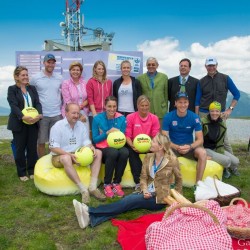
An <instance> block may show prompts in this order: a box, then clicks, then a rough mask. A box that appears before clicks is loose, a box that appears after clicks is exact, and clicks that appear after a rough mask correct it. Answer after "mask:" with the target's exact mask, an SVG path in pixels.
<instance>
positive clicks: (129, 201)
mask: <svg viewBox="0 0 250 250" xmlns="http://www.w3.org/2000/svg"><path fill="white" fill-rule="evenodd" d="M164 207H166V205H165V204H156V197H155V196H153V197H151V198H149V199H144V196H143V194H139V193H134V194H130V195H128V196H125V197H124V198H123V199H121V200H119V201H117V202H114V203H111V204H107V205H101V206H99V207H96V208H94V207H89V218H90V225H91V226H92V227H94V226H97V225H99V224H101V223H102V222H104V221H107V220H109V219H111V218H114V217H116V216H117V215H119V214H121V213H124V212H127V211H130V210H134V209H148V210H160V209H162V208H164Z"/></svg>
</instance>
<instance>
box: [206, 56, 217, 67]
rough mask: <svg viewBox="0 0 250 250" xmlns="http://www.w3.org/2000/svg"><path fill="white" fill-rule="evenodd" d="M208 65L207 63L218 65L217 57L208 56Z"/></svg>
mask: <svg viewBox="0 0 250 250" xmlns="http://www.w3.org/2000/svg"><path fill="white" fill-rule="evenodd" d="M205 64H206V66H207V65H217V64H218V62H217V59H216V58H215V57H208V58H207V59H206V62H205Z"/></svg>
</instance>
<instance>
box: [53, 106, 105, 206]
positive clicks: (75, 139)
mask: <svg viewBox="0 0 250 250" xmlns="http://www.w3.org/2000/svg"><path fill="white" fill-rule="evenodd" d="M79 115H80V108H79V106H78V104H75V103H69V104H67V106H66V108H65V118H64V119H63V120H60V121H58V122H57V123H56V124H55V125H54V126H53V127H52V128H51V132H50V143H49V147H50V150H51V152H52V155H53V156H52V164H53V165H54V167H57V168H63V167H64V169H65V172H66V174H67V176H68V177H69V178H70V179H71V180H72V181H73V182H74V183H75V184H76V185H77V186H78V188H79V190H80V192H81V194H82V202H83V203H88V202H89V194H90V195H92V196H94V197H95V198H96V199H98V200H105V198H106V197H105V195H104V194H102V193H101V192H100V190H99V189H97V181H98V175H99V171H100V168H101V162H102V152H101V151H100V150H98V149H95V148H94V146H93V145H92V144H91V141H90V139H89V133H88V130H87V128H86V127H85V125H84V124H83V123H82V122H81V121H79ZM82 146H86V147H89V148H90V149H91V150H92V151H93V153H94V161H93V163H92V164H91V180H90V185H89V188H87V187H86V186H85V185H84V184H83V183H82V182H81V180H80V178H79V176H78V174H77V172H76V170H75V168H74V166H73V164H78V162H77V158H76V156H75V154H74V153H73V152H75V151H76V149H77V148H79V147H82Z"/></svg>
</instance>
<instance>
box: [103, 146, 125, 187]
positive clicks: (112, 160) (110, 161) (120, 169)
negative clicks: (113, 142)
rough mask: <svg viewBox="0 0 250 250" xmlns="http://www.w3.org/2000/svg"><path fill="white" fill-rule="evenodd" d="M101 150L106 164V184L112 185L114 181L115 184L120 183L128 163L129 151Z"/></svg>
mask: <svg viewBox="0 0 250 250" xmlns="http://www.w3.org/2000/svg"><path fill="white" fill-rule="evenodd" d="M99 149H100V150H101V151H102V162H103V163H104V164H105V176H104V184H111V183H112V179H113V183H117V184H118V183H120V182H121V180H122V176H123V173H124V170H125V168H126V165H127V161H128V154H129V153H128V149H127V148H126V147H122V148H120V149H115V148H99ZM113 175H114V178H113Z"/></svg>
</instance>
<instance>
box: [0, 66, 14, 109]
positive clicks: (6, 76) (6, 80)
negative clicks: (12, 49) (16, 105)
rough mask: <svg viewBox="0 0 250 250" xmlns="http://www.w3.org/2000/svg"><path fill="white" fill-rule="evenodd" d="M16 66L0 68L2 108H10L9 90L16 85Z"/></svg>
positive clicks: (0, 103)
mask: <svg viewBox="0 0 250 250" xmlns="http://www.w3.org/2000/svg"><path fill="white" fill-rule="evenodd" d="M14 69H15V67H14V66H4V67H0V106H3V107H8V106H9V105H8V102H7V89H8V87H9V86H10V85H12V84H14V80H13V71H14Z"/></svg>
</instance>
